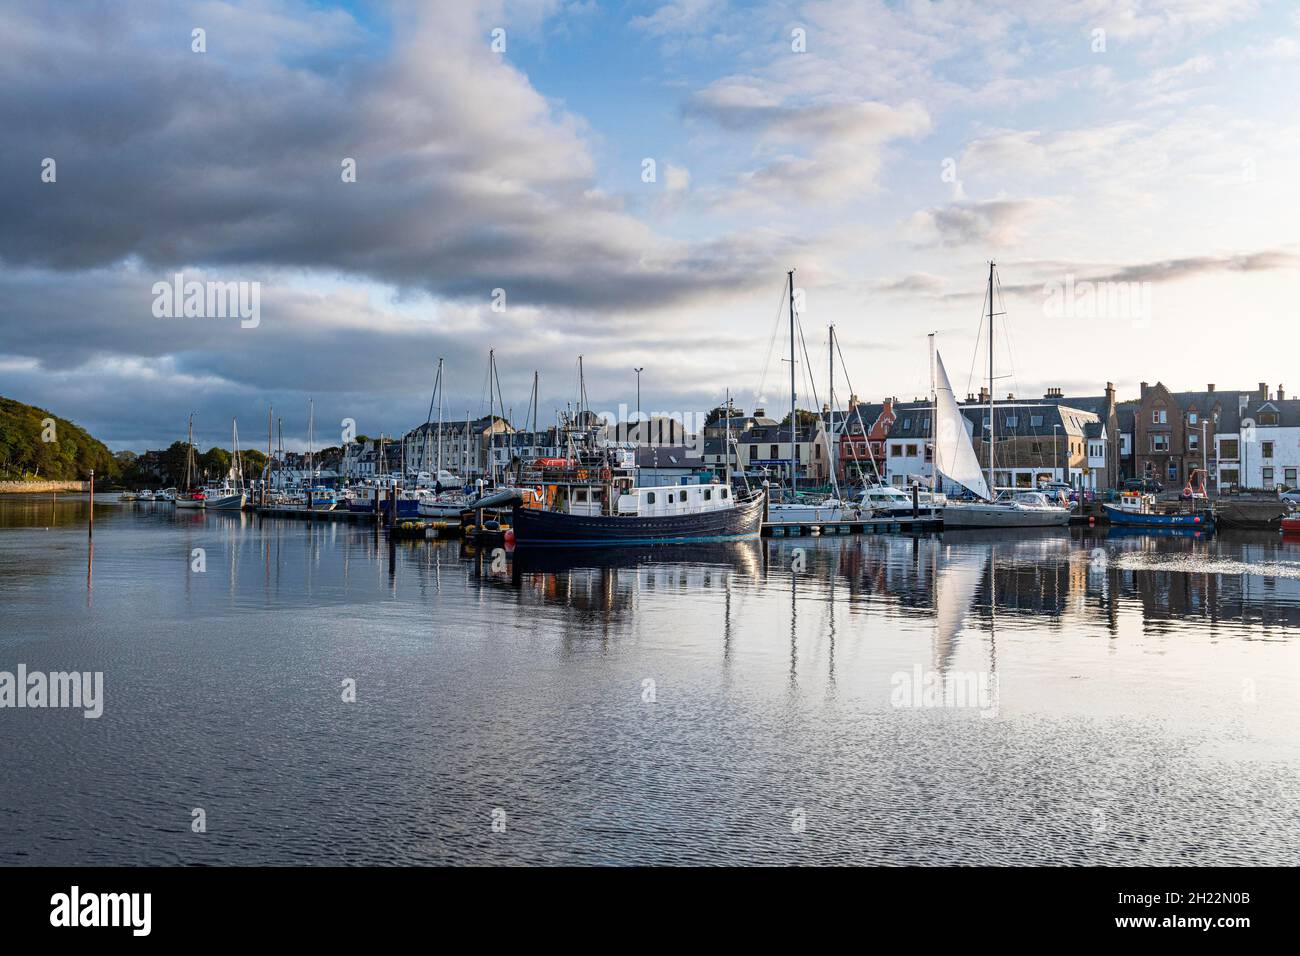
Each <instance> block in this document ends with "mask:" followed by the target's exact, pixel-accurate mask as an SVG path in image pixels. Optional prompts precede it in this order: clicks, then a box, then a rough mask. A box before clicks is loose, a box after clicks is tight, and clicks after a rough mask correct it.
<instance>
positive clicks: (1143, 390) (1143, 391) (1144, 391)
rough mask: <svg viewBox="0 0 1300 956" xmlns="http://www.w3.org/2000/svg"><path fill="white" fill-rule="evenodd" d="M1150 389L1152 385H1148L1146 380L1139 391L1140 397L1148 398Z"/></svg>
mask: <svg viewBox="0 0 1300 956" xmlns="http://www.w3.org/2000/svg"><path fill="white" fill-rule="evenodd" d="M1150 390H1151V386H1150V385H1148V384H1147V383H1146V382H1143V383H1142V388H1141V391H1140V392H1139V393H1138V397H1139V398H1146V397H1147V392H1148V391H1150Z"/></svg>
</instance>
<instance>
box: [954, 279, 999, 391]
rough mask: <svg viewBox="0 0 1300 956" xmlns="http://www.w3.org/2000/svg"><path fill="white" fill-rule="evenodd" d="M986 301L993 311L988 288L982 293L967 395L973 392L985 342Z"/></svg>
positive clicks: (967, 378) (967, 382)
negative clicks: (972, 386)
mask: <svg viewBox="0 0 1300 956" xmlns="http://www.w3.org/2000/svg"><path fill="white" fill-rule="evenodd" d="M986 302H987V303H988V306H989V309H988V310H989V311H990V312H992V311H993V303H992V302H991V301H989V293H988V291H987V290H985V291H984V292H982V293H981V294H980V324H979V328H978V329H976V330H975V350H974V351H973V352H971V357H970V371H969V372H968V373H967V374H966V394H967V395H970V394H972V390H971V385H972V384H973V383H974V381H975V363H976V362H977V361H978V360H979V357H980V349H981V348H982V347H983V343H984V304H985V303H986ZM991 385H992V383H990V386H991ZM956 398H957V396H956V395H954V396H953V399H954V400H956Z"/></svg>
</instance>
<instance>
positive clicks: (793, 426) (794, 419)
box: [788, 269, 799, 501]
mask: <svg viewBox="0 0 1300 956" xmlns="http://www.w3.org/2000/svg"><path fill="white" fill-rule="evenodd" d="M788 275H789V277H790V500H791V501H794V498H795V487H796V484H797V482H798V480H799V479H798V472H797V471H796V468H797V466H796V464H795V451H796V447H795V441H796V439H797V436H798V416H797V415H796V414H795V402H796V401H798V395H797V392H796V391H795V384H794V270H793V269H791V270H790V272H789V273H788Z"/></svg>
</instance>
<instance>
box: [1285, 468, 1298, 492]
mask: <svg viewBox="0 0 1300 956" xmlns="http://www.w3.org/2000/svg"><path fill="white" fill-rule="evenodd" d="M1282 474H1284V475H1285V476H1286V486H1287V487H1288V488H1294V487H1295V482H1296V470H1295V469H1294V468H1287V469H1285V470H1284V471H1283V472H1282Z"/></svg>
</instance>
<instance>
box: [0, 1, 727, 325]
mask: <svg viewBox="0 0 1300 956" xmlns="http://www.w3.org/2000/svg"><path fill="white" fill-rule="evenodd" d="M472 6H473V5H463V4H452V3H445V4H431V5H427V6H423V5H413V6H411V7H402V8H399V13H398V14H397V19H396V21H395V23H394V25H393V27H394V40H393V43H392V45H391V46H389V45H388V44H387V41H385V40H382V39H380V38H377V37H375V36H372V35H370V34H369V33H367V31H366V30H364V29H363V28H362V27H361V26H360V25H358V24H357V23H355V22H354V21H352V20H350V19H349V18H348V17H346V15H343V14H340V13H338V12H334V13H329V14H325V13H316V12H313V8H312V7H310V6H307V5H303V6H301V7H299V6H297V5H296V4H294V3H291V2H290V3H287V11H286V13H285V15H284V16H281V17H277V16H271V15H269V14H266V13H265V11H266V10H267V9H268V8H265V7H255V8H253V9H251V10H249V11H239V10H236V9H234V8H213V7H210V6H207V5H195V6H193V7H189V8H186V7H185V6H172V5H166V4H151V3H138V4H131V5H123V6H121V7H94V8H91V12H90V13H87V8H85V6H84V5H83V4H67V5H59V4H54V5H52V6H46V5H42V6H41V7H39V8H31V9H30V10H28V11H23V10H22V9H21V8H19V9H15V8H12V7H11V8H9V10H8V11H7V12H6V13H4V14H3V17H4V19H5V20H7V21H8V23H7V24H6V25H5V28H4V29H0V33H3V34H4V35H5V37H6V39H4V41H3V43H2V45H0V54H2V55H0V124H3V128H4V129H5V130H6V148H5V149H4V150H3V152H0V178H2V179H3V181H4V183H5V189H4V190H3V191H0V259H3V260H4V261H6V262H8V263H10V264H15V265H31V266H41V267H47V268H53V269H57V270H66V271H76V270H84V269H93V268H102V267H106V266H110V265H113V264H116V263H121V262H123V261H125V260H128V259H132V260H136V261H139V262H140V263H142V264H143V265H144V266H145V267H147V268H150V269H171V268H174V267H178V266H183V265H187V264H196V263H198V264H204V265H207V266H222V267H225V268H226V269H228V270H231V271H235V272H237V271H238V270H241V269H248V268H250V267H261V268H268V267H281V268H303V269H312V270H326V271H335V272H338V273H342V274H344V275H349V276H355V277H363V278H366V279H371V280H375V281H380V282H387V283H394V284H397V285H401V286H410V287H416V288H420V289H424V290H427V291H430V292H433V293H436V294H437V295H439V296H444V297H450V298H457V299H465V300H473V301H486V299H487V298H488V296H489V295H490V294H491V290H493V289H494V288H504V289H505V290H506V292H507V295H508V296H509V298H510V299H511V300H513V301H514V302H517V303H529V304H532V305H539V306H559V307H571V308H576V309H619V310H633V309H641V308H654V307H661V306H668V305H672V304H674V303H679V302H682V301H684V300H686V299H688V298H690V297H691V296H693V295H697V294H700V293H708V292H721V291H724V290H727V289H732V288H735V286H736V285H737V284H738V283H741V282H744V281H746V280H747V276H746V274H745V273H744V272H742V271H740V269H738V268H736V265H737V264H736V263H733V262H732V261H730V260H724V259H720V258H713V259H711V260H709V261H707V262H704V263H697V262H696V261H695V256H694V250H692V249H691V248H690V247H689V246H687V245H685V244H676V243H669V242H666V241H664V240H663V239H661V238H660V237H658V236H656V235H655V234H654V233H652V232H651V231H650V230H649V229H647V228H646V227H645V226H643V225H642V224H641V223H639V222H638V221H637V220H636V219H634V218H633V217H631V216H629V215H626V214H624V213H622V212H620V211H619V210H618V208H617V206H616V205H615V204H613V203H611V202H610V201H609V200H608V199H607V198H606V197H602V196H601V195H600V194H599V193H598V192H597V191H595V190H594V189H593V188H592V186H593V180H592V168H591V160H590V158H589V156H588V153H587V149H586V146H585V143H584V141H583V139H582V136H581V135H580V132H581V131H580V130H579V129H578V128H577V127H576V123H575V122H574V121H573V120H571V119H568V118H565V117H564V116H557V115H555V114H554V113H553V111H552V110H551V108H550V106H549V105H548V104H547V103H546V101H545V100H544V99H543V98H542V97H541V96H540V95H539V94H538V93H537V92H536V91H534V90H533V89H532V88H531V87H530V86H529V84H528V82H527V80H526V78H524V77H523V76H522V75H521V74H519V73H518V72H517V71H515V70H513V69H512V68H510V67H509V66H508V65H506V64H504V63H503V62H502V61H501V60H500V59H499V58H498V57H497V56H496V55H495V54H492V53H491V52H490V51H489V50H488V48H487V44H486V41H485V40H484V39H483V37H482V36H480V35H479V34H480V26H479V24H477V23H476V21H475V19H474V14H473V12H472ZM214 9H215V10H220V11H223V12H222V13H221V18H220V19H219V20H216V21H214V20H213V19H212V17H213V13H212V11H213V10H214ZM270 9H272V10H278V9H279V8H278V7H275V8H270ZM298 18H301V20H299V19H298ZM196 23H206V24H208V26H207V27H206V29H207V30H208V33H207V43H208V49H209V52H208V53H206V54H197V53H194V52H191V50H190V30H191V27H192V26H193V25H194V24H196ZM308 52H310V53H311V54H314V55H311V56H308V55H307V53H308ZM45 157H52V158H54V159H55V161H56V162H57V164H58V165H57V173H58V179H57V182H56V183H53V184H51V183H44V182H42V181H41V180H40V176H39V173H40V169H41V166H40V164H41V161H42V160H43V159H44V158H45ZM345 158H351V159H354V160H355V161H356V164H357V181H356V182H355V183H345V182H343V181H342V177H341V171H342V169H341V164H342V162H343V160H344V159H345ZM239 277H240V278H242V276H239Z"/></svg>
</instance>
